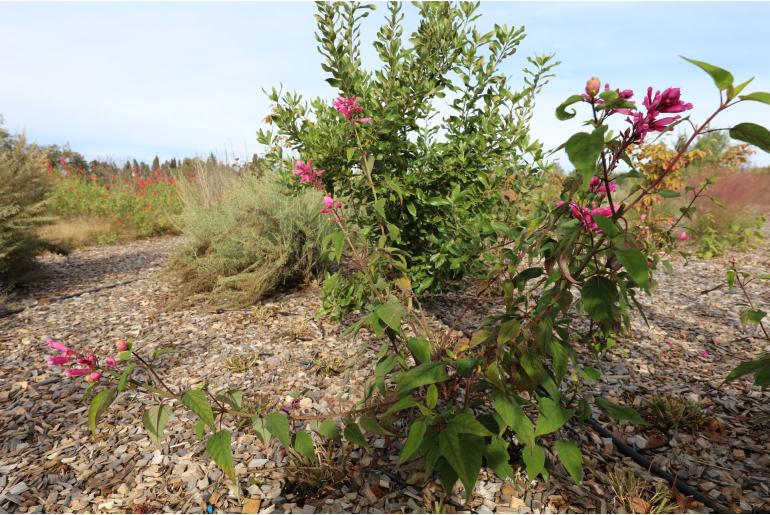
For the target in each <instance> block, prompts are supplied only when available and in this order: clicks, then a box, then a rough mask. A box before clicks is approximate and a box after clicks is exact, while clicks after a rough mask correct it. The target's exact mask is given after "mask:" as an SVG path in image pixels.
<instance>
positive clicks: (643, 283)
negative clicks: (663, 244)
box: [615, 249, 650, 290]
mask: <svg viewBox="0 0 770 515" xmlns="http://www.w3.org/2000/svg"><path fill="white" fill-rule="evenodd" d="M615 257H617V258H618V261H620V263H621V264H622V265H623V267H624V268H625V269H626V272H628V274H629V275H630V276H631V277H632V278H633V279H634V282H635V283H636V284H638V285H639V286H640V287H642V288H644V289H645V290H649V289H650V269H649V268H648V267H647V257H646V256H645V255H644V254H642V253H641V252H640V251H638V250H636V249H615Z"/></svg>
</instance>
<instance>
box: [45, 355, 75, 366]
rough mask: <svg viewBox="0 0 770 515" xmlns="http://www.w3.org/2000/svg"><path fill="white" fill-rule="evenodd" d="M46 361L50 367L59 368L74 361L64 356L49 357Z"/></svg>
mask: <svg viewBox="0 0 770 515" xmlns="http://www.w3.org/2000/svg"><path fill="white" fill-rule="evenodd" d="M46 361H47V362H48V366H49V367H58V366H61V365H66V364H67V363H69V362H70V361H72V358H70V357H69V356H65V355H63V354H62V355H61V356H48V357H46Z"/></svg>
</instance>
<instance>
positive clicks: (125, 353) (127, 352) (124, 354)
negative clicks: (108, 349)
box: [118, 350, 132, 361]
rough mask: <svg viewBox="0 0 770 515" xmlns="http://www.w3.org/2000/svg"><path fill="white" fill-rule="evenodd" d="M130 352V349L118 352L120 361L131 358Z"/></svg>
mask: <svg viewBox="0 0 770 515" xmlns="http://www.w3.org/2000/svg"><path fill="white" fill-rule="evenodd" d="M131 357H132V354H131V351H130V350H124V351H123V352H118V359H119V360H120V361H127V360H129V359H131Z"/></svg>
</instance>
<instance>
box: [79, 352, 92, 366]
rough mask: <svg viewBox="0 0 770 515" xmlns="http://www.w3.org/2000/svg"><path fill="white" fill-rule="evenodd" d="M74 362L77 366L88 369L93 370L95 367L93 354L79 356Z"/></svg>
mask: <svg viewBox="0 0 770 515" xmlns="http://www.w3.org/2000/svg"><path fill="white" fill-rule="evenodd" d="M76 362H77V363H78V364H79V365H85V366H87V367H88V368H95V367H96V356H94V355H93V354H89V355H88V356H80V357H79V358H78V359H77V360H76Z"/></svg>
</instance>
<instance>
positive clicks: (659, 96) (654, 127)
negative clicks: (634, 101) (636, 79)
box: [626, 88, 692, 143]
mask: <svg viewBox="0 0 770 515" xmlns="http://www.w3.org/2000/svg"><path fill="white" fill-rule="evenodd" d="M643 103H644V107H646V108H647V113H646V114H642V113H639V112H637V113H634V114H633V115H632V117H631V118H627V119H626V120H627V121H628V122H630V123H632V124H633V126H634V141H636V142H638V143H641V142H643V141H644V138H645V136H646V135H647V133H648V132H663V131H666V130H668V129H669V128H670V127H669V126H670V125H671V124H672V123H674V122H675V121H677V120H678V119H679V118H681V116H679V115H677V116H669V117H667V118H657V116H658V115H659V114H661V113H681V112H683V111H686V110H688V109H692V104H691V103H689V102H688V103H685V102H682V100H681V98H680V90H679V88H668V89H665V90H664V91H663V93H661V92H660V91H657V92H656V93H655V96H653V95H652V88H647V96H646V97H645V98H644V100H643Z"/></svg>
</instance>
